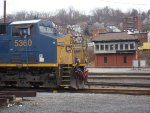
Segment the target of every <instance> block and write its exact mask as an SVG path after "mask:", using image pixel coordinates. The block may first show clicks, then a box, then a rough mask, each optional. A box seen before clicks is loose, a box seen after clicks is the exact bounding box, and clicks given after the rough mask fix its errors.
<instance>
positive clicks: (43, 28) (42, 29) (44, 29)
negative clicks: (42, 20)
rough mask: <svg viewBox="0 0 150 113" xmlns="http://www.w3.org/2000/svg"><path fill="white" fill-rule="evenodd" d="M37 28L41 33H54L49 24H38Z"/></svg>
mask: <svg viewBox="0 0 150 113" xmlns="http://www.w3.org/2000/svg"><path fill="white" fill-rule="evenodd" d="M39 30H40V32H41V33H48V34H54V28H51V27H49V26H42V25H40V26H39Z"/></svg>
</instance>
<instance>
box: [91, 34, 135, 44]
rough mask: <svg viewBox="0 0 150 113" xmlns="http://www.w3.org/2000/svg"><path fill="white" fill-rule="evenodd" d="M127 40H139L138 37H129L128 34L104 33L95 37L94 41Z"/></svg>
mask: <svg viewBox="0 0 150 113" xmlns="http://www.w3.org/2000/svg"><path fill="white" fill-rule="evenodd" d="M126 40H138V37H137V36H135V35H129V34H127V32H121V33H104V34H100V36H98V37H95V38H94V39H93V40H92V41H93V42H97V41H126Z"/></svg>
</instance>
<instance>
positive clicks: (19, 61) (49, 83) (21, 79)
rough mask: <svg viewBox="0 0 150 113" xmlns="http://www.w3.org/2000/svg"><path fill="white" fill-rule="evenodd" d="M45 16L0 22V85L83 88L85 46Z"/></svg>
mask: <svg viewBox="0 0 150 113" xmlns="http://www.w3.org/2000/svg"><path fill="white" fill-rule="evenodd" d="M81 41H82V42H81V43H80V44H75V38H74V37H72V36H70V35H62V34H60V33H58V31H57V29H56V28H55V26H54V23H53V22H51V21H49V20H40V19H38V20H27V21H15V22H12V23H9V24H4V23H2V24H0V86H16V87H52V88H56V87H63V88H65V87H72V88H76V89H79V88H83V87H84V84H85V81H86V77H87V71H86V70H85V66H86V63H85V59H86V55H85V53H86V46H85V42H83V40H81Z"/></svg>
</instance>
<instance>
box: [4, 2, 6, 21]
mask: <svg viewBox="0 0 150 113" xmlns="http://www.w3.org/2000/svg"><path fill="white" fill-rule="evenodd" d="M4 23H6V0H4Z"/></svg>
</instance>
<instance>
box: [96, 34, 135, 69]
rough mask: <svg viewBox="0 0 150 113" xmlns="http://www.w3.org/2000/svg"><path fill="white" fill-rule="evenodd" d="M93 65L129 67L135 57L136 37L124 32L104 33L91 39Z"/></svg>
mask: <svg viewBox="0 0 150 113" xmlns="http://www.w3.org/2000/svg"><path fill="white" fill-rule="evenodd" d="M93 42H94V45H95V46H94V54H95V66H101V67H131V66H132V62H133V60H135V59H136V51H137V44H138V37H137V36H135V35H129V34H127V33H126V32H121V33H105V34H101V35H100V36H98V37H96V38H94V39H93Z"/></svg>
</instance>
